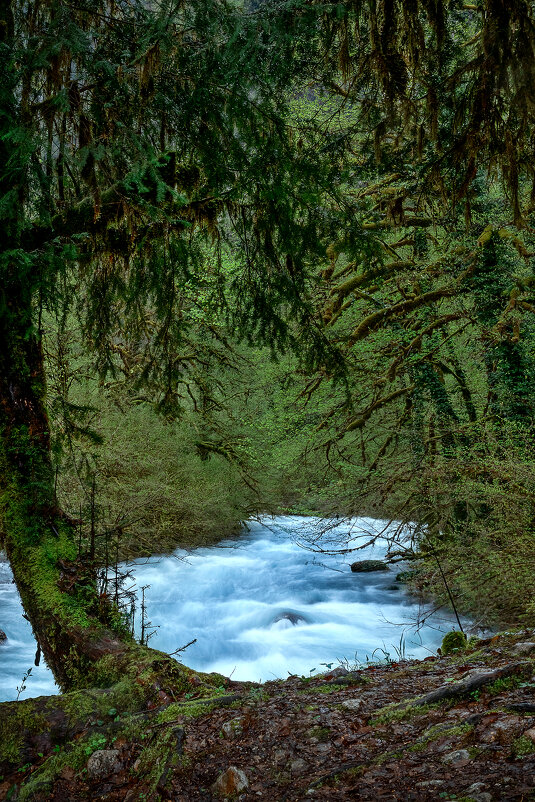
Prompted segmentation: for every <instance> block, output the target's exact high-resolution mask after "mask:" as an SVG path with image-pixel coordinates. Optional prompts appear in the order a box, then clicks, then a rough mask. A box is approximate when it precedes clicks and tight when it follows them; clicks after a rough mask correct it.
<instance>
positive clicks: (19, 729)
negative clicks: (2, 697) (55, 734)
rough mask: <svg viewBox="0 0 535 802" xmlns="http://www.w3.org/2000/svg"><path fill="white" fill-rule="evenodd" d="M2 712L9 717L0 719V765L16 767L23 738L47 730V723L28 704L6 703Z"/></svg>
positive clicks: (22, 745)
mask: <svg viewBox="0 0 535 802" xmlns="http://www.w3.org/2000/svg"><path fill="white" fill-rule="evenodd" d="M4 710H5V711H6V712H7V711H9V713H10V715H5V714H4V715H3V716H1V717H0V763H6V764H11V765H17V764H18V763H19V762H20V755H21V750H22V749H23V747H24V739H25V736H26V735H34V734H38V733H39V732H42V731H43V730H47V729H48V722H47V721H46V719H45V717H44V716H43V715H42V714H39V713H36V712H35V709H34V708H33V706H32V705H29V704H24V703H21V702H6V703H4Z"/></svg>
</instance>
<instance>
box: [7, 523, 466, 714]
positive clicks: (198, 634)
mask: <svg viewBox="0 0 535 802" xmlns="http://www.w3.org/2000/svg"><path fill="white" fill-rule="evenodd" d="M383 525H384V524H383V522H381V521H373V520H372V519H366V518H361V519H358V520H353V521H351V522H349V523H348V522H344V523H340V524H337V523H335V525H334V526H333V527H332V528H331V530H330V534H329V537H330V538H331V539H337V540H338V542H339V543H340V544H342V545H343V544H344V542H346V543H347V542H348V541H349V540H350V539H351V540H352V542H353V539H354V538H355V537H357V536H358V534H359V533H361V534H362V537H363V538H364V542H365V541H366V539H367V538H368V535H369V533H373V532H377V531H381V529H382V528H383ZM320 527H321V524H320V522H319V520H318V519H314V518H305V517H297V516H287V517H282V516H281V517H277V518H267V517H265V518H263V519H261V520H259V521H252V522H249V523H248V524H247V529H246V531H245V532H244V533H243V534H242V535H241V536H240V537H239V538H236V539H235V540H232V541H230V540H227V541H225V542H223V543H221V544H219V545H218V546H215V547H210V548H202V549H197V550H195V551H194V552H192V553H187V552H185V551H181V550H177V551H176V552H175V553H174V554H173V555H171V556H168V557H151V558H150V559H148V560H136V561H135V562H134V565H133V575H134V577H135V580H136V583H137V585H138V587H142V586H149V587H147V589H146V591H145V602H146V605H147V611H146V616H147V618H148V619H150V620H151V621H152V622H153V624H154V625H157V629H156V630H155V634H154V636H153V637H152V638H151V640H150V645H151V646H153V647H155V648H157V649H160V650H162V651H165V652H169V653H171V652H174V651H175V650H176V649H178V648H180V647H181V646H183V645H185V644H186V643H189V642H190V641H192V640H193V639H196V643H194V644H193V645H192V646H190V647H188V649H187V650H186V651H185V652H184V653H183V654H181V659H183V661H184V663H186V665H188V666H190V667H191V668H194V669H196V670H198V671H207V672H210V671H217V672H219V673H221V674H224V675H226V676H232V678H233V679H237V680H254V681H266V680H270V679H274V678H284V677H287V676H288V675H289V674H305V675H309V674H310V673H313V672H321V671H325V670H326V669H327V667H328V666H331V665H333V666H335V665H338V662H339V661H342V662H345V661H348V662H349V663H351V664H353V663H355V662H361V663H366V661H374V660H380V659H384V658H385V657H386V655H389V657H390V659H393V660H395V659H398V658H399V657H400V656H404V657H407V658H408V657H417V658H422V657H427V656H428V655H429V654H431V653H434V652H436V649H437V647H438V646H439V645H440V642H441V640H442V637H443V635H444V632H445V631H447V630H449V629H452V628H453V619H452V617H451V616H450V615H449V614H448V613H441V614H440V615H438V614H434V615H430V616H429V611H427V613H426V615H427V616H428V617H426V622H425V625H423V626H421V627H420V628H419V629H418V630H417V629H416V627H415V624H416V623H417V621H418V620H419V617H420V616H421V613H422V609H421V606H420V605H419V603H418V601H417V600H415V599H414V598H413V597H411V596H409V595H408V594H407V593H406V592H405V591H404V590H403V588H402V587H400V586H399V585H398V584H397V583H396V581H395V577H396V573H397V572H398V571H399V570H402V567H398V566H395V567H394V569H393V570H389V571H381V572H374V573H351V571H350V567H349V564H350V563H351V562H352V561H354V560H360V559H370V558H373V559H380V558H381V557H382V556H384V554H385V552H386V550H387V543H386V541H384V540H380V541H378V543H377V544H376V545H375V546H373V547H368V548H366V549H364V550H362V551H359V552H353V553H352V554H338V555H329V554H320V553H314V552H310V551H307V550H305V549H303V548H302V547H301V545H299V543H302V542H303V541H305V540H307V541H309V542H314V541H315V540H316V535H317V534H318V532H319V529H320ZM0 628H1V629H3V630H4V631H5V632H6V634H7V636H8V639H7V641H5V642H4V643H3V644H0V701H3V700H8V699H14V698H16V697H17V686H18V687H20V684H21V680H22V676H23V674H24V672H25V671H26V670H27V669H28V668H29V667H30V666H32V664H33V657H34V654H35V649H36V645H35V641H34V640H33V637H32V633H31V627H30V625H29V624H28V623H27V622H26V621H25V620H24V618H22V608H21V607H20V600H19V599H18V594H17V592H16V589H15V586H14V585H13V584H11V583H10V573H9V569H8V566H7V565H6V564H5V563H0ZM138 629H139V627H138ZM26 685H27V689H26V691H24V692H23V693H21V694H20V698H25V697H28V696H38V695H40V694H44V693H55V692H57V688H55V685H54V682H53V678H52V675H51V673H50V671H48V669H47V668H46V667H45V666H43V665H41V666H40V667H39V668H35V667H34V668H33V670H32V676H31V677H30V678H29V679H28V680H27V683H26Z"/></svg>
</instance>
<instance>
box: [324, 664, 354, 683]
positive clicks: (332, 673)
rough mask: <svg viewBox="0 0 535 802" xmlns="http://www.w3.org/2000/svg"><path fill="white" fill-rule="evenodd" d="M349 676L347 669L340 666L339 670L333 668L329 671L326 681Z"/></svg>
mask: <svg viewBox="0 0 535 802" xmlns="http://www.w3.org/2000/svg"><path fill="white" fill-rule="evenodd" d="M347 674H349V671H348V670H347V668H344V667H343V666H338V667H337V668H333V670H332V671H329V672H328V673H327V674H325V679H326V680H331V679H336V678H337V677H345V676H346V675H347Z"/></svg>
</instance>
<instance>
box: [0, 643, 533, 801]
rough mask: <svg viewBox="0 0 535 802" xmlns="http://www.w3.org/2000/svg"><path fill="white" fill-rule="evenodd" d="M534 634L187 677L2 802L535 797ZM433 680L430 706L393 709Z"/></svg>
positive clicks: (4, 792)
mask: <svg viewBox="0 0 535 802" xmlns="http://www.w3.org/2000/svg"><path fill="white" fill-rule="evenodd" d="M532 640H535V633H534V632H533V631H529V632H522V633H520V632H519V633H515V634H514V635H513V634H502V635H498V636H495V637H494V638H492V639H487V640H486V641H479V642H478V644H477V645H474V646H472V647H471V648H470V649H468V650H466V651H464V652H462V653H458V654H454V655H450V656H448V657H440V656H439V657H436V658H435V657H430V658H427V660H425V661H423V662H416V661H407V662H401V663H391V664H388V665H380V666H369V667H366V668H363V669H361V670H358V671H351V672H349V673H344V671H345V669H343V668H338V669H336V670H334V671H333V672H332V673H331V674H327V675H323V676H321V677H313V678H303V677H297V676H293V677H290V678H289V679H287V680H286V681H280V682H268V683H266V684H264V685H258V686H255V685H252V684H250V683H249V684H245V683H244V684H242V683H236V682H231V681H227V682H226V683H225V685H226V687H223V686H221V687H220V688H219V689H217V691H216V693H217V695H216V696H214V695H212V696H211V697H210V698H208V699H207V698H204V699H200V698H196V696H197V695H201V694H202V693H204V690H203V689H204V687H205V686H204V685H202V684H200V685H199V686H198V687H199V690H198V691H197V690H196V687H197V686H196V678H195V676H194V677H193V681H192V690H191V692H190V693H188V694H186V695H185V696H186V698H184V696H183V697H182V699H181V700H180V701H179V702H178V703H177V702H174V703H172V704H167V705H166V706H164V707H160V708H158V709H157V710H154V711H150V712H148V713H144V714H143V715H142V716H139V715H138V716H137V717H136V716H130V717H128V716H125V717H124V718H121V715H120V711H118V712H117V716H116V717H115V720H114V721H113V722H110V723H108V724H106V723H104V722H102V721H88V723H87V728H86V730H85V731H84V732H83V733H82V734H81V735H78V736H77V738H76V740H75V741H74V742H69V743H64V744H60V745H56V747H55V748H54V752H53V753H51V754H50V755H46V754H43V757H42V758H38V759H37V760H36V761H35V762H34V763H33V764H32V765H25V766H23V767H20V766H19V767H18V770H17V771H14V772H13V773H12V774H10V775H9V776H4V778H3V781H2V783H1V784H0V800H7V799H10V800H15V799H17V798H19V799H33V800H57V801H58V802H59V801H60V800H61V801H62V802H63V800H64V801H65V802H68V801H69V802H70V800H96V799H98V800H109V802H117V801H118V800H129V801H130V802H135V801H136V800H157V799H169V800H175V802H197V800H199V802H200V801H201V800H202V801H203V802H209V801H210V800H214V802H215V800H220V799H225V798H227V799H232V800H243V802H250V801H251V800H262V799H264V800H269V801H270V802H271V801H272V800H273V801H277V802H278V801H279V800H280V802H282V801H283V800H284V801H285V802H298V800H308V799H316V800H321V801H322V802H324V801H325V802H327V801H328V800H440V799H447V800H453V799H455V800H464V801H465V802H467V801H468V800H474V801H475V802H490V800H535V694H534V691H535V681H532V679H533V678H532V674H533V672H534V671H535V644H532V643H531V641H532ZM490 671H494V672H495V673H493V674H490V673H485V672H490ZM483 674H485V676H483ZM477 686H479V687H477ZM439 688H440V689H441V691H440V693H438V694H436V695H435V697H434V698H438V697H440V696H441V697H442V698H441V699H438V701H434V702H433V701H431V703H429V702H428V703H427V704H422V702H423V701H424V700H422V699H420V700H419V701H418V702H416V703H415V702H414V701H413V702H407V703H406V704H400V703H403V702H404V701H406V700H414V699H415V697H423V696H425V695H426V694H429V692H431V691H434V690H435V689H439ZM470 688H474V689H473V690H470ZM212 692H213V687H212ZM385 708H386V709H385ZM83 744H86V747H85V756H84V759H83V763H82V764H80V746H81V745H83ZM93 746H96V747H97V748H96V749H95V751H94V752H93V754H91V752H92V747H93ZM111 750H116V751H115V752H111ZM71 754H72V764H73V765H69V761H70V755H71ZM75 756H77V757H76V759H75ZM47 761H48V768H47ZM230 767H234V769H233V770H231V771H230V772H228V773H227V775H226V777H225V779H224V781H220V783H219V785H218V786H214V783H215V782H216V780H217V779H218V777H220V775H222V774H223V773H224V772H226V771H227V770H228V769H229V768H230Z"/></svg>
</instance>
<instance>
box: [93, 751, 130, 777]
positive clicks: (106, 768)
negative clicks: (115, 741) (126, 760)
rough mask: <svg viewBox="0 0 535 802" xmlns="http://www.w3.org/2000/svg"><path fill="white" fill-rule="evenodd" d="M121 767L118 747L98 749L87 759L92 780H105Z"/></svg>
mask: <svg viewBox="0 0 535 802" xmlns="http://www.w3.org/2000/svg"><path fill="white" fill-rule="evenodd" d="M121 768H122V766H121V762H120V760H119V750H118V749H98V750H97V751H96V752H93V754H92V755H91V757H90V758H89V760H88V761H87V775H88V777H90V779H92V780H103V779H104V778H105V777H109V776H110V774H114V773H116V772H118V771H120V770H121Z"/></svg>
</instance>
